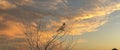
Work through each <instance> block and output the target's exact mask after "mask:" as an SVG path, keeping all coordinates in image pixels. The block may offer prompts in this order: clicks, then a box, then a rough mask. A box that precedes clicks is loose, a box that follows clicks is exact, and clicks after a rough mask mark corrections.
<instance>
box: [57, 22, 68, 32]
mask: <svg viewBox="0 0 120 50" xmlns="http://www.w3.org/2000/svg"><path fill="white" fill-rule="evenodd" d="M65 25H66V24H65V23H63V24H62V26H61V27H60V28H59V29H58V30H57V32H59V31H64V28H65Z"/></svg>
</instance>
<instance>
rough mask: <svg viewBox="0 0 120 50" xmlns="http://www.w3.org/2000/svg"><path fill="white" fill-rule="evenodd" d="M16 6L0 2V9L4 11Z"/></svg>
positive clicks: (4, 1)
mask: <svg viewBox="0 0 120 50" xmlns="http://www.w3.org/2000/svg"><path fill="white" fill-rule="evenodd" d="M15 7H16V5H14V4H11V3H9V2H7V1H6V0H0V9H3V10H6V9H10V8H15Z"/></svg>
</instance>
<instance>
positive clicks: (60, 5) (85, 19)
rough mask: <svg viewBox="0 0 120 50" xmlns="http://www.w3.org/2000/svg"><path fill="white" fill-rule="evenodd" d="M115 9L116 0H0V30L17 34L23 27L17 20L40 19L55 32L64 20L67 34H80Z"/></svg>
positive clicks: (117, 6) (99, 23)
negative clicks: (68, 31)
mask: <svg viewBox="0 0 120 50" xmlns="http://www.w3.org/2000/svg"><path fill="white" fill-rule="evenodd" d="M116 10H120V1H119V0H0V34H1V35H3V34H5V35H8V36H13V37H16V36H19V34H21V33H22V32H21V29H24V27H20V28H18V25H19V24H21V25H22V26H24V24H23V23H30V24H32V25H35V26H37V25H36V23H38V22H39V21H40V22H42V23H43V25H44V26H43V27H44V28H47V29H46V30H45V31H53V32H55V31H56V30H57V29H58V28H59V27H60V26H61V25H62V23H63V22H65V23H66V24H67V26H66V28H65V30H69V29H70V30H72V31H71V32H70V33H69V34H70V35H81V34H83V33H85V32H92V31H96V30H97V29H96V28H98V27H100V26H102V25H103V24H105V23H106V22H107V18H108V17H107V15H109V14H111V13H112V12H114V11H116ZM43 30H44V29H43Z"/></svg>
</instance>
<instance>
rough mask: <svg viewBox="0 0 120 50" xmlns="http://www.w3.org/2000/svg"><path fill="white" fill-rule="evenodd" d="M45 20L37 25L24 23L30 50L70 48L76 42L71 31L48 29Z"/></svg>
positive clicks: (62, 49)
mask: <svg viewBox="0 0 120 50" xmlns="http://www.w3.org/2000/svg"><path fill="white" fill-rule="evenodd" d="M44 24H45V23H43V22H38V23H37V24H36V26H34V25H31V24H26V23H24V25H25V26H24V28H25V29H24V31H23V32H24V35H25V39H26V45H27V46H28V48H29V50H70V49H71V48H72V47H73V45H74V44H75V42H74V41H73V36H68V35H69V34H68V33H70V31H68V30H64V31H61V32H56V31H55V32H54V31H52V30H48V29H47V28H46V27H45V25H44Z"/></svg>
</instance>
